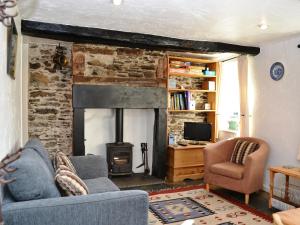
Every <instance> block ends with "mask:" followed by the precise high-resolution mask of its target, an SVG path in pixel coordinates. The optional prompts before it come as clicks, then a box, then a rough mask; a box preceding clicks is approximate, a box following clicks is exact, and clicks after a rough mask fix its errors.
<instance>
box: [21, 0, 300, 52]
mask: <svg viewBox="0 0 300 225" xmlns="http://www.w3.org/2000/svg"><path fill="white" fill-rule="evenodd" d="M19 7H20V13H21V16H22V18H23V19H29V20H34V21H41V22H49V23H59V24H68V25H75V26H84V27H96V28H102V29H109V30H118V31H127V32H136V33H145V34H154V35H161V36H167V37H174V38H181V39H189V40H199V41H204V40H207V41H219V42H226V43H233V44H243V45H252V46H259V44H260V43H261V42H264V41H268V40H272V39H278V38H282V37H286V36H290V35H293V34H297V33H300V0H124V2H123V4H122V5H120V6H115V5H113V4H112V1H111V0H84V1H82V0H19ZM262 22H266V23H267V24H268V25H269V28H268V29H267V30H260V29H259V28H258V24H260V23H262Z"/></svg>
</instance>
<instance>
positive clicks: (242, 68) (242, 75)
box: [238, 55, 252, 137]
mask: <svg viewBox="0 0 300 225" xmlns="http://www.w3.org/2000/svg"><path fill="white" fill-rule="evenodd" d="M249 62H250V58H249V56H248V55H243V56H239V57H238V74H239V89H240V135H241V136H243V137H246V136H250V119H251V117H252V115H251V110H250V106H251V100H250V97H251V93H250V92H251V87H250V82H251V81H250V68H249Z"/></svg>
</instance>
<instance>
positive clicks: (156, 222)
mask: <svg viewBox="0 0 300 225" xmlns="http://www.w3.org/2000/svg"><path fill="white" fill-rule="evenodd" d="M149 198H150V209H149V225H162V224H171V225H272V223H271V222H270V221H271V218H269V217H268V216H264V215H263V214H260V213H259V212H258V211H257V212H256V211H254V210H253V209H251V208H249V207H248V206H246V205H243V204H238V205H237V204H234V203H232V202H230V201H228V200H226V199H224V198H222V197H219V196H218V195H216V194H214V193H211V192H207V191H206V190H205V189H203V188H202V187H193V188H182V189H179V190H169V191H162V192H158V193H152V194H150V197H149Z"/></svg>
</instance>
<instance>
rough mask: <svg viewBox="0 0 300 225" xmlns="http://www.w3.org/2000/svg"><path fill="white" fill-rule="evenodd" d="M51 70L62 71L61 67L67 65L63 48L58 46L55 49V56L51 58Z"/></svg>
mask: <svg viewBox="0 0 300 225" xmlns="http://www.w3.org/2000/svg"><path fill="white" fill-rule="evenodd" d="M53 62H54V66H53V70H54V71H56V70H62V68H63V67H65V66H67V65H68V59H67V57H66V55H65V52H64V47H62V46H60V44H59V45H58V46H57V47H56V50H55V55H54V56H53Z"/></svg>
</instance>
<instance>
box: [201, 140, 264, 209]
mask: <svg viewBox="0 0 300 225" xmlns="http://www.w3.org/2000/svg"><path fill="white" fill-rule="evenodd" d="M238 140H245V141H251V142H255V143H258V144H259V148H258V149H257V150H256V151H255V152H253V153H252V154H250V155H248V156H247V159H246V162H245V165H240V164H235V163H232V162H230V158H231V155H232V152H233V150H234V146H235V143H236V142H237V141H238ZM268 152H269V147H268V144H267V143H266V142H265V141H263V140H261V139H258V138H251V137H239V138H234V139H230V140H225V141H220V142H218V143H215V144H211V145H209V146H207V147H206V148H205V149H204V182H205V183H206V189H207V190H208V191H209V185H210V184H212V185H217V186H220V187H223V188H226V189H229V190H233V191H237V192H241V193H244V194H245V203H246V204H248V203H249V195H250V194H251V193H253V192H256V191H258V190H260V189H261V188H262V185H263V175H264V168H265V164H266V160H267V157H268Z"/></svg>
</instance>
